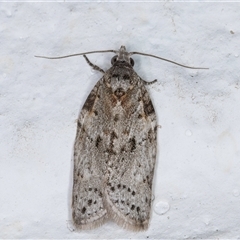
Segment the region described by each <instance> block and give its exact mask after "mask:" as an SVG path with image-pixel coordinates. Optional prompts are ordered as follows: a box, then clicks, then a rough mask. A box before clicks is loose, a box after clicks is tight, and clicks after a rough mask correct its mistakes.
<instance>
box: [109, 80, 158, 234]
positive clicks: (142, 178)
mask: <svg viewBox="0 0 240 240" xmlns="http://www.w3.org/2000/svg"><path fill="white" fill-rule="evenodd" d="M124 105H125V106H126V105H127V106H128V107H127V108H126V107H123V106H124ZM124 105H123V106H122V105H121V106H119V107H117V109H116V114H117V115H118V118H119V122H114V121H112V122H111V126H109V131H110V132H112V133H114V134H112V135H113V136H114V137H112V146H113V148H112V154H111V155H110V157H109V169H108V180H107V186H106V189H105V196H106V198H107V204H106V207H107V209H108V212H109V215H110V216H111V218H113V219H115V221H116V222H117V223H118V224H119V225H121V226H122V227H124V228H128V229H130V230H135V231H136V230H146V229H147V228H148V224H149V218H150V210H151V203H152V200H151V197H152V178H153V172H154V165H155V159H156V144H157V141H156V138H157V122H156V114H155V111H154V108H153V105H152V102H151V100H150V97H149V94H148V92H147V90H146V88H145V86H144V84H143V82H142V81H140V80H139V82H138V87H137V88H134V89H133V90H132V91H131V92H130V93H129V96H128V101H127V102H125V104H124ZM114 110H115V109H114V108H113V109H112V111H113V112H114ZM109 125H110V124H109ZM116 129H117V130H116Z"/></svg>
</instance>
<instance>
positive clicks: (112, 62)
mask: <svg viewBox="0 0 240 240" xmlns="http://www.w3.org/2000/svg"><path fill="white" fill-rule="evenodd" d="M116 61H117V55H116V56H114V57H113V58H112V60H111V64H112V65H113V64H114V63H115V62H116Z"/></svg>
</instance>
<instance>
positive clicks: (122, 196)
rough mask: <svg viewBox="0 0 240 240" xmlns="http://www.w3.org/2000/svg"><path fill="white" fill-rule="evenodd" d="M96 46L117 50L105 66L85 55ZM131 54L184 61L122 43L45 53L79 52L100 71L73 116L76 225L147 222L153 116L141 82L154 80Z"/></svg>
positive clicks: (141, 226)
mask: <svg viewBox="0 0 240 240" xmlns="http://www.w3.org/2000/svg"><path fill="white" fill-rule="evenodd" d="M99 52H113V53H115V54H116V55H115V56H114V57H113V58H112V60H111V63H112V67H111V68H110V69H108V70H107V71H106V72H105V71H104V70H103V69H101V68H100V67H98V66H96V65H94V64H93V63H91V62H90V60H89V59H88V58H87V56H86V54H90V53H99ZM133 54H139V55H145V56H150V57H155V58H159V59H162V60H165V61H168V62H171V63H174V64H177V65H180V66H184V65H182V64H178V63H176V62H173V61H170V60H167V59H164V58H160V57H157V56H155V55H151V54H145V53H139V52H127V51H126V48H125V46H121V47H120V49H119V50H118V51H115V50H105V51H93V52H86V53H80V54H73V55H68V56H63V57H55V58H50V59H58V58H64V57H70V56H77V55H83V56H84V58H85V59H86V61H87V63H88V64H89V65H90V66H91V67H93V69H95V70H98V71H100V72H102V73H103V76H102V78H101V79H100V80H99V81H98V82H97V84H96V85H95V86H94V88H93V90H92V91H91V92H90V94H89V96H88V98H87V100H86V102H85V103H84V105H83V108H82V110H81V112H80V114H79V117H78V120H77V133H76V138H75V143H74V170H73V171H74V172H73V189H72V219H73V223H74V225H75V227H76V228H77V229H93V228H96V227H99V226H101V225H102V224H104V223H105V222H106V221H108V220H113V221H114V222H116V223H117V224H118V225H120V226H121V227H123V228H126V229H129V230H133V231H142V230H146V229H147V228H148V226H149V220H150V215H151V205H152V181H153V176H154V166H155V162H156V154H157V120H156V112H155V109H154V106H153V104H152V101H151V99H150V96H149V93H148V91H147V89H146V85H148V84H152V83H154V82H156V80H154V81H152V82H147V81H145V80H143V79H142V78H141V77H140V76H139V75H138V74H137V73H136V72H135V71H134V69H133V66H134V61H133V59H132V58H131V55H133ZM38 57H43V56H38ZM44 58H49V57H44ZM184 67H187V66H184ZM188 68H194V67H188ZM195 69H196V68H195ZM197 69H199V68H197Z"/></svg>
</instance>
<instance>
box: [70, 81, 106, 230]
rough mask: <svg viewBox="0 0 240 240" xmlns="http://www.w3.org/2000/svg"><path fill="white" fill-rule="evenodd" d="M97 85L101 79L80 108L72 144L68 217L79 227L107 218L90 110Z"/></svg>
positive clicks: (99, 222)
mask: <svg viewBox="0 0 240 240" xmlns="http://www.w3.org/2000/svg"><path fill="white" fill-rule="evenodd" d="M99 88H101V80H100V81H99V82H98V83H97V84H96V85H95V87H94V88H93V90H92V91H91V93H90V94H89V96H88V98H87V100H86V102H85V104H84V106H83V108H82V110H81V112H80V115H79V119H78V126H77V135H76V139H75V144H74V173H73V174H74V176H73V193H72V217H73V222H74V224H75V226H76V227H77V228H79V229H92V228H95V227H98V226H100V225H102V224H103V223H104V222H105V221H106V219H107V218H108V214H107V210H106V208H105V207H104V205H103V194H104V189H103V174H102V172H101V170H100V169H99V168H98V162H97V161H98V159H96V151H95V150H96V146H95V139H93V138H94V136H92V125H93V124H95V122H96V120H95V117H94V116H95V113H94V112H93V111H90V110H91V109H92V108H93V106H94V103H95V101H97V98H98V97H97V95H98V91H99Z"/></svg>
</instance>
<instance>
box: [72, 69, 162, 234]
mask: <svg viewBox="0 0 240 240" xmlns="http://www.w3.org/2000/svg"><path fill="white" fill-rule="evenodd" d="M156 135H157V123H156V114H155V111H154V108H153V105H152V102H151V100H150V97H149V94H148V92H147V90H146V88H145V86H144V81H143V80H141V79H140V77H139V76H138V75H137V74H136V73H135V72H134V70H133V69H132V67H131V66H130V65H129V64H126V66H125V65H124V66H121V67H119V66H115V67H112V68H111V69H109V70H108V71H107V72H106V73H105V75H104V76H103V78H102V79H101V80H100V81H99V82H98V83H97V84H96V86H95V87H94V89H93V90H92V92H91V93H90V95H89V97H88V98H87V100H86V103H85V104H84V106H83V109H82V111H81V113H80V117H79V120H78V129H77V136H76V140H75V149H74V185H73V201H72V206H73V207H72V208H73V220H74V223H75V225H76V226H77V227H78V228H80V229H91V228H94V227H97V226H100V225H101V224H103V223H104V222H105V220H106V219H108V218H110V219H113V220H114V221H115V222H116V223H117V224H119V225H120V226H122V227H124V228H127V229H131V230H135V231H138V230H145V229H147V227H148V223H149V218H150V210H151V196H152V178H153V172H154V165H155V159H156Z"/></svg>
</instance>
